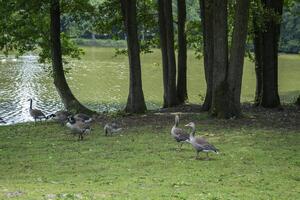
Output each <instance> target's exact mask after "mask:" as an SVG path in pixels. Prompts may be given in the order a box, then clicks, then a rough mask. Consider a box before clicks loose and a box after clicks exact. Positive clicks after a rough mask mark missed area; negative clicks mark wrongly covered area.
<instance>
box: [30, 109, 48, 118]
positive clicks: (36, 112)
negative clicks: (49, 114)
mask: <svg viewBox="0 0 300 200" xmlns="http://www.w3.org/2000/svg"><path fill="white" fill-rule="evenodd" d="M30 114H31V116H33V117H37V118H46V115H45V114H44V113H43V112H42V111H41V110H38V109H31V110H30Z"/></svg>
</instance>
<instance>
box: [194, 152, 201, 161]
mask: <svg viewBox="0 0 300 200" xmlns="http://www.w3.org/2000/svg"><path fill="white" fill-rule="evenodd" d="M196 152H197V153H196V158H195V159H196V160H199V159H200V156H199V151H196Z"/></svg>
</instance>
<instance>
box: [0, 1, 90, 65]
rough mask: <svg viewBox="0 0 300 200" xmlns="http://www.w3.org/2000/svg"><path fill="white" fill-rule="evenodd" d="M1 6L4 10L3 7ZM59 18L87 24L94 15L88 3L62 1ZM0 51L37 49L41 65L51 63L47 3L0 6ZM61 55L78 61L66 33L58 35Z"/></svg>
mask: <svg viewBox="0 0 300 200" xmlns="http://www.w3.org/2000/svg"><path fill="white" fill-rule="evenodd" d="M2 5H3V6H2ZM61 7H62V9H61V10H62V14H66V15H68V16H70V17H71V18H72V19H73V21H74V22H80V21H81V20H83V19H84V20H87V19H88V17H89V16H90V15H91V13H92V12H93V7H92V6H91V5H90V4H89V1H88V0H85V1H81V0H80V1H79V0H63V1H61ZM1 9H2V10H0V17H1V18H4V19H5V20H3V21H2V20H1V22H0V30H1V31H0V50H2V51H4V53H7V52H8V51H9V50H15V51H17V52H18V53H19V54H23V53H25V52H27V51H33V50H36V49H38V50H39V56H40V59H39V61H40V62H48V61H50V60H51V49H50V35H49V34H50V30H49V28H50V17H49V10H50V9H49V1H37V0H35V1H23V0H7V1H3V4H2V2H1ZM61 43H62V54H63V56H64V60H65V61H66V59H67V58H68V57H71V58H79V57H80V55H82V53H83V51H82V49H80V48H78V47H77V45H75V43H74V42H72V41H71V40H70V37H69V36H68V34H67V33H62V34H61Z"/></svg>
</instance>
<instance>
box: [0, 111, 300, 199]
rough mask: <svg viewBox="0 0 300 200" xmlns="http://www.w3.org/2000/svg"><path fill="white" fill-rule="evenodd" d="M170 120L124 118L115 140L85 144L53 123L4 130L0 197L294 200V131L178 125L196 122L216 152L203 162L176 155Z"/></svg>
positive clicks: (298, 179)
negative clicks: (194, 123) (139, 120)
mask: <svg viewBox="0 0 300 200" xmlns="http://www.w3.org/2000/svg"><path fill="white" fill-rule="evenodd" d="M297 117H299V116H298V115H297ZM136 119H142V118H141V117H137V118H136ZM155 119H156V118H154V119H153V120H155ZM172 119H173V116H169V117H168V118H167V119H166V120H165V121H164V122H163V120H160V119H158V121H159V122H156V123H154V122H153V121H151V122H149V120H148V119H147V120H146V121H145V123H146V122H147V123H146V124H148V125H140V126H138V127H137V126H136V125H135V124H134V120H133V119H128V120H129V121H130V122H133V123H132V124H131V125H129V124H128V125H127V126H126V129H125V130H124V132H123V133H122V134H121V135H115V136H113V137H105V136H104V134H103V131H102V127H100V125H94V130H93V132H92V134H91V135H89V136H87V137H86V138H85V139H84V141H82V142H79V141H77V137H76V136H73V135H72V134H70V132H69V131H68V130H67V129H66V128H65V127H61V126H60V125H57V124H54V123H49V122H48V123H38V124H37V125H34V124H32V123H28V124H20V125H14V126H2V127H0V141H1V143H0V159H1V163H0V198H1V199H7V198H8V197H14V199H299V197H300V196H299V192H300V190H299V188H300V176H299V167H300V155H299V141H300V135H299V129H298V127H290V128H288V127H286V128H285V127H281V128H278V127H276V126H275V125H274V126H272V125H270V126H267V124H266V123H265V124H264V125H261V124H260V123H252V124H247V123H248V120H250V119H251V118H248V119H243V121H244V122H245V123H244V122H243V123H241V122H242V121H239V120H236V121H234V120H233V121H222V120H211V119H209V118H208V117H207V115H206V114H192V115H189V117H186V118H183V120H182V121H181V125H183V124H184V123H187V122H188V121H195V122H196V123H197V124H198V125H199V126H198V127H199V132H198V134H204V135H206V137H207V138H208V139H209V141H211V142H212V143H213V144H215V146H217V147H218V148H219V149H220V151H221V154H219V155H211V158H212V159H211V160H209V161H207V160H195V159H194V156H195V152H194V150H193V149H192V147H191V146H189V145H188V144H186V145H184V146H183V149H182V151H177V150H176V147H177V144H176V142H174V141H173V140H172V139H171V138H170V134H169V131H170V127H171V126H172V123H173V120H172ZM120 120H121V119H120ZM240 123H241V124H240ZM249 123H250V122H249ZM295 123H297V122H295ZM141 124H142V123H141ZM228 124H232V125H230V126H229V125H228ZM274 124H275V123H274ZM287 124H291V123H290V122H289V123H287ZM202 156H203V155H202Z"/></svg>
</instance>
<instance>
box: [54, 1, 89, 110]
mask: <svg viewBox="0 0 300 200" xmlns="http://www.w3.org/2000/svg"><path fill="white" fill-rule="evenodd" d="M50 18H51V23H50V37H51V54H52V68H53V78H54V85H55V87H56V89H57V91H58V94H59V96H60V98H61V99H62V102H63V104H64V106H65V108H66V109H67V110H68V111H71V112H73V113H78V112H83V113H93V111H91V110H89V109H88V108H86V107H84V106H83V105H82V104H81V103H80V102H79V101H78V100H77V99H76V98H75V97H74V95H73V94H72V91H71V90H70V88H69V86H68V83H67V81H66V78H65V75H64V70H63V64H62V53H61V42H60V6H59V0H51V7H50Z"/></svg>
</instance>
